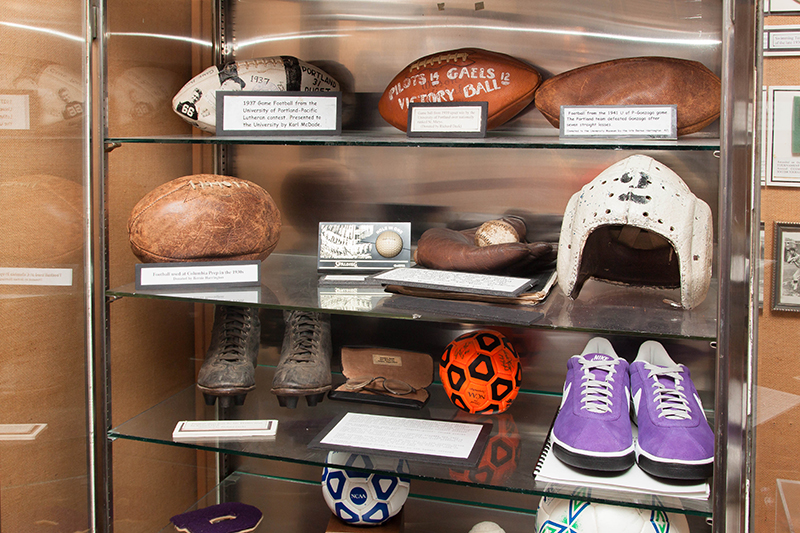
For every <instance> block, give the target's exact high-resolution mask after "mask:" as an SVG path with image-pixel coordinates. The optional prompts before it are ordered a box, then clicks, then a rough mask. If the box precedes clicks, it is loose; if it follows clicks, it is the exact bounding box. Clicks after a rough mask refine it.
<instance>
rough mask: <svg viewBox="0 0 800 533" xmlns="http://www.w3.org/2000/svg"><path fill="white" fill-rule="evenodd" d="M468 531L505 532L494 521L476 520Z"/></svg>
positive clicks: (475, 532)
mask: <svg viewBox="0 0 800 533" xmlns="http://www.w3.org/2000/svg"><path fill="white" fill-rule="evenodd" d="M469 533H506V532H505V530H504V529H503V528H502V527H500V526H499V525H497V524H495V523H494V522H478V523H477V524H475V525H474V526H472V529H470V530H469Z"/></svg>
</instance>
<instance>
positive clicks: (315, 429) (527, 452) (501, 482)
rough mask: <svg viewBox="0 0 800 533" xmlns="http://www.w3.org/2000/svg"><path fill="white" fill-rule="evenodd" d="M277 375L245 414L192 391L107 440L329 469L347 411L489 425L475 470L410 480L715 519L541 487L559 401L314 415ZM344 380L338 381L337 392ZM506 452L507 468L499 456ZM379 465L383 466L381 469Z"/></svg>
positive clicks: (437, 393) (439, 393) (437, 392)
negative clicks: (263, 431)
mask: <svg viewBox="0 0 800 533" xmlns="http://www.w3.org/2000/svg"><path fill="white" fill-rule="evenodd" d="M273 376H274V368H271V367H265V366H259V367H257V370H256V382H257V384H258V386H257V387H256V389H255V390H254V391H253V392H250V393H249V394H248V395H247V398H246V401H245V403H244V405H243V406H239V407H233V408H228V409H222V408H220V407H219V402H217V404H216V405H215V406H207V405H205V402H204V400H203V396H202V394H201V393H200V392H199V391H198V390H197V388H196V387H195V386H191V387H188V388H186V389H184V390H183V391H181V392H179V393H178V394H176V395H174V396H172V397H170V398H168V399H167V400H165V401H163V402H161V403H160V404H158V405H156V406H154V407H152V408H150V409H148V410H147V411H145V412H143V413H141V414H140V415H137V416H136V417H134V418H132V419H130V420H128V421H127V422H124V423H123V424H121V425H119V426H117V427H116V428H114V429H112V430H111V431H109V434H108V436H109V437H110V438H112V439H114V438H124V439H131V440H137V441H143V442H150V443H156V444H165V445H172V446H183V447H188V448H193V449H203V450H208V451H213V452H221V453H229V454H235V455H242V456H247V457H255V458H261V459H273V460H279V461H288V462H293V463H299V464H307V465H319V466H323V465H325V464H326V455H327V453H326V451H324V450H319V449H314V448H309V447H308V444H309V443H310V442H311V441H312V439H314V437H316V436H317V435H318V434H319V433H320V432H321V431H322V430H323V429H324V428H325V427H326V426H327V425H328V424H329V423H330V422H331V421H332V420H333V419H334V418H335V417H337V416H338V415H340V414H341V413H342V412H344V411H348V412H360V413H372V414H382V415H389V416H399V417H407V418H422V419H437V420H456V421H463V422H482V423H484V422H488V423H491V424H492V426H493V428H492V432H491V434H490V436H489V441H488V443H487V445H486V447H485V450H484V452H483V456H482V457H481V459H480V460H479V462H478V465H477V466H476V467H472V468H467V467H463V466H459V467H452V466H451V467H449V466H447V465H441V464H434V463H428V462H421V461H409V462H408V463H409V466H408V470H409V472H410V473H409V474H408V477H410V478H412V479H422V480H428V481H434V482H439V483H447V484H456V485H465V486H472V487H478V488H485V489H492V490H498V491H510V492H516V493H524V494H553V495H559V496H564V497H568V496H571V495H573V494H576V493H577V494H580V497H581V499H588V500H591V501H597V502H602V503H610V504H616V505H630V506H636V507H648V508H657V509H665V510H668V511H674V512H680V513H686V514H697V515H703V516H710V513H711V510H710V502H708V501H701V500H690V499H684V498H673V497H656V496H653V495H648V494H639V493H628V492H620V491H613V490H595V489H592V491H591V494H590V495H589V494H587V491H586V489H585V488H584V487H577V488H576V487H569V486H566V485H558V484H553V483H547V484H542V483H536V482H535V481H534V479H533V470H534V468H535V466H536V463H537V461H538V458H539V455H540V452H541V450H542V448H543V446H544V443H545V440H546V439H547V435H548V433H549V431H550V426H551V423H552V421H553V418H554V416H555V413H556V411H557V410H558V407H559V405H560V403H561V400H560V398H559V397H558V396H555V395H540V394H520V395H519V396H518V397H517V399H516V400H515V402H514V404H513V405H512V406H511V408H510V409H509V410H508V411H506V412H505V413H502V414H499V415H493V416H478V415H470V414H468V413H465V412H463V411H461V410H459V409H458V408H456V407H455V406H454V405H453V404H452V403H451V402H450V400H449V399H448V398H447V395H446V394H445V392H444V390H443V389H442V387H441V386H440V385H438V384H434V385H431V386H430V387H428V391H429V393H430V400H429V401H428V403H427V404H426V405H425V407H423V408H422V409H420V410H414V409H403V408H390V407H384V406H376V405H369V404H363V403H356V402H342V401H335V400H331V399H329V398H326V399H325V400H324V401H323V402H321V403H320V404H318V405H317V406H315V407H308V406H306V405H305V402H302V401H301V402H300V405H298V408H296V409H285V408H281V407H279V406H278V400H277V398H276V397H275V396H274V395H273V394H272V393H271V392H270V390H269V384H270V383H272V378H273ZM340 380H341V378H340V377H338V376H337V378H336V379H335V380H334V386H335V384H336V383H338V382H339V381H340ZM249 419H276V420H278V434H277V436H276V437H275V438H274V439H270V440H255V441H233V440H218V439H209V440H208V441H197V442H191V443H189V442H183V441H182V442H174V441H173V440H172V431H173V429H174V428H175V425H176V424H177V423H178V422H180V421H182V420H249ZM498 450H504V451H505V453H504V454H502V457H503V460H502V461H500V460H497V459H496V458H497V457H499V456H500V454H497V453H496V452H497V451H498ZM376 463H377V464H379V465H380V461H376Z"/></svg>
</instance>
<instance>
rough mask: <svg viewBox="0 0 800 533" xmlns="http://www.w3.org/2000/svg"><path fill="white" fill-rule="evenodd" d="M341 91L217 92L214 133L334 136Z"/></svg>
mask: <svg viewBox="0 0 800 533" xmlns="http://www.w3.org/2000/svg"><path fill="white" fill-rule="evenodd" d="M341 107H342V106H341V93H338V92H330V93H308V92H294V91H293V92H256V91H251V92H241V91H224V92H218V93H217V125H218V127H217V135H222V136H224V135H298V134H315V135H338V134H339V133H341Z"/></svg>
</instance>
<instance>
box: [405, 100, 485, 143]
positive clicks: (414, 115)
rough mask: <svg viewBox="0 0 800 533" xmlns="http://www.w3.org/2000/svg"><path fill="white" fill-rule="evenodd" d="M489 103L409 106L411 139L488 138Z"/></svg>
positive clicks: (409, 134) (420, 104)
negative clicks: (442, 137) (445, 137)
mask: <svg viewBox="0 0 800 533" xmlns="http://www.w3.org/2000/svg"><path fill="white" fill-rule="evenodd" d="M488 109H489V104H488V103H487V102H439V103H413V104H410V105H409V106H408V132H407V134H408V136H409V137H440V136H447V137H485V136H486V117H487V111H488Z"/></svg>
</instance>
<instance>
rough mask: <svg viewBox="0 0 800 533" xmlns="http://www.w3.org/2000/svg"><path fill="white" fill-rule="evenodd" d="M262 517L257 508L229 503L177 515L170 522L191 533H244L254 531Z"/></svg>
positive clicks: (180, 529) (238, 503)
mask: <svg viewBox="0 0 800 533" xmlns="http://www.w3.org/2000/svg"><path fill="white" fill-rule="evenodd" d="M261 517H262V514H261V511H259V510H258V508H257V507H253V506H252V505H247V504H246V503H240V502H228V503H220V504H218V505H211V506H210V507H204V508H203V509H198V510H197V511H189V512H188V513H183V514H179V515H175V516H173V517H172V518H170V519H169V521H170V522H172V523H173V525H174V526H175V528H176V529H178V530H179V531H187V532H189V533H242V532H245V531H252V530H254V529H255V528H256V526H258V524H259V522H261Z"/></svg>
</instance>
